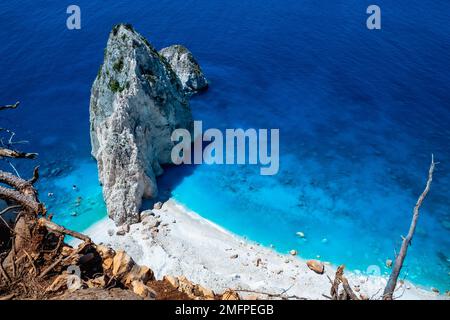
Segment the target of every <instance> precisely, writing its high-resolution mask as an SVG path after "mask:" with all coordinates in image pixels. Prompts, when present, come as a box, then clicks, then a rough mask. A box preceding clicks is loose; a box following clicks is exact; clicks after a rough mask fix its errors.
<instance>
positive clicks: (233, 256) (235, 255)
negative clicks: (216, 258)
mask: <svg viewBox="0 0 450 320" xmlns="http://www.w3.org/2000/svg"><path fill="white" fill-rule="evenodd" d="M237 257H239V255H238V254H233V255H232V256H231V257H230V259H237Z"/></svg>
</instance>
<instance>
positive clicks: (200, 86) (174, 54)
mask: <svg viewBox="0 0 450 320" xmlns="http://www.w3.org/2000/svg"><path fill="white" fill-rule="evenodd" d="M159 54H160V55H162V56H163V57H164V58H166V59H167V61H168V62H169V64H170V65H171V66H172V69H173V71H175V73H176V75H177V76H178V78H180V80H181V84H182V85H183V90H184V91H185V92H186V93H187V94H193V93H196V92H199V91H201V90H204V89H206V88H207V87H208V81H207V80H206V78H205V76H204V75H203V72H202V70H201V68H200V65H199V64H198V63H197V61H196V60H195V58H194V56H193V55H192V53H191V52H190V51H189V50H188V49H186V48H185V47H183V46H182V45H178V44H177V45H173V46H170V47H167V48H164V49H161V50H160V51H159Z"/></svg>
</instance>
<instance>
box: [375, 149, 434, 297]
mask: <svg viewBox="0 0 450 320" xmlns="http://www.w3.org/2000/svg"><path fill="white" fill-rule="evenodd" d="M436 164H437V163H436V162H434V156H433V155H431V165H430V169H429V171H428V180H427V184H426V186H425V190H424V191H423V192H422V194H421V195H420V197H419V199H418V200H417V203H416V205H415V207H414V211H413V217H412V220H411V225H410V227H409V232H408V235H407V236H406V237H405V238H403V242H402V246H401V248H400V252H399V254H398V256H397V257H396V259H395V263H394V267H393V268H392V272H391V275H390V277H389V281H388V283H387V284H386V287H385V289H384V293H383V299H384V300H392V296H393V294H394V290H395V287H396V285H397V280H398V277H399V275H400V271H401V269H402V267H403V261H404V260H405V258H406V253H407V251H408V246H410V245H411V241H412V238H413V236H414V232H415V230H416V225H417V220H418V218H419V209H420V207H421V206H422V203H423V201H424V200H425V197H426V196H427V194H428V192H429V191H430V186H431V182H432V181H433V172H434V169H435V166H436Z"/></svg>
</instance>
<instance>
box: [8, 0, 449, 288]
mask: <svg viewBox="0 0 450 320" xmlns="http://www.w3.org/2000/svg"><path fill="white" fill-rule="evenodd" d="M376 2H377V4H378V5H379V6H380V7H381V9H382V30H380V31H369V30H367V29H366V27H365V21H366V17H367V15H366V14H365V11H366V8H367V6H368V5H369V4H372V3H369V2H367V1H360V0H346V1H313V0H310V1H300V0H284V1H275V0H268V1H260V0H247V1H207V0H203V1H200V0H198V1H194V0H178V1H174V0H172V1H167V0H163V1H143V0H139V1H133V2H130V1H119V0H117V1H109V2H106V1H85V0H77V1H76V4H77V5H79V6H80V7H81V10H82V29H81V30H79V31H69V30H67V29H66V24H65V22H66V17H67V15H66V8H67V6H68V5H70V4H72V2H68V1H31V0H21V1H2V2H1V4H0V71H1V75H2V76H1V77H0V104H2V103H5V104H6V103H13V102H15V101H16V100H20V101H21V102H22V105H21V108H20V109H18V110H16V111H14V112H13V111H4V112H2V113H1V115H0V121H1V124H2V126H6V124H7V126H8V127H9V128H11V129H13V130H15V131H18V132H20V135H19V137H18V139H27V140H29V141H30V143H31V144H30V145H28V146H27V145H24V146H21V148H22V149H27V148H28V149H31V150H32V151H37V152H39V153H40V157H39V160H38V161H36V162H33V163H29V162H26V163H24V162H20V163H19V162H15V164H16V166H17V168H18V170H19V171H20V173H21V174H22V175H27V174H31V166H32V165H35V164H40V165H41V166H42V168H43V178H42V179H41V181H40V185H39V187H40V190H41V199H42V200H43V201H45V202H46V203H47V205H48V206H49V207H50V209H51V210H52V211H54V213H55V219H56V220H58V221H59V222H62V223H64V224H66V225H67V226H68V227H71V228H75V229H79V230H82V229H84V228H86V227H87V226H89V225H90V224H92V223H93V222H95V221H97V220H98V219H100V218H101V217H103V216H105V208H104V204H103V202H102V200H101V199H102V198H101V190H100V187H99V186H98V183H97V177H96V167H95V163H94V162H93V161H92V159H91V158H90V143H89V132H88V126H89V123H88V122H89V119H88V106H89V95H90V87H91V84H92V82H93V80H94V78H95V76H96V74H97V70H98V67H99V65H100V64H101V62H102V59H103V49H104V47H105V44H106V40H107V37H108V33H109V31H110V29H111V27H112V26H113V25H114V24H116V23H118V22H129V23H132V24H133V25H134V26H135V29H136V30H137V31H139V32H140V33H142V34H143V35H145V36H146V37H147V38H148V39H149V41H150V42H151V43H152V44H153V45H154V46H155V47H156V48H162V47H164V46H167V45H170V44H174V43H181V44H184V45H186V46H187V47H188V48H189V49H190V50H191V51H192V52H193V53H194V55H195V56H196V57H197V59H198V60H199V62H200V63H201V65H202V67H203V69H204V71H205V73H206V75H207V77H208V79H209V80H210V82H211V87H210V90H209V91H208V92H207V93H205V94H202V95H200V96H197V97H195V98H194V99H193V101H192V103H191V106H192V108H193V113H194V118H195V119H196V120H203V122H204V127H206V128H207V127H218V128H236V127H242V128H250V127H253V128H280V136H281V137H280V143H281V146H280V148H281V151H280V154H281V162H280V172H279V174H278V175H276V176H272V177H268V176H264V177H263V176H260V175H259V168H258V167H253V166H207V165H201V166H196V167H177V168H170V169H168V170H167V171H166V174H165V175H164V176H163V177H162V178H161V179H160V186H161V191H162V195H169V194H171V195H173V196H174V197H175V198H176V199H178V200H179V201H180V202H182V203H184V204H185V205H187V206H188V207H189V208H191V209H193V210H195V211H197V212H198V213H200V214H201V215H203V216H204V217H206V218H208V219H211V220H212V221H215V222H217V223H219V224H220V225H222V226H224V227H226V228H228V229H229V230H231V231H233V232H235V233H237V234H240V235H243V236H246V237H248V238H250V239H252V240H255V241H258V242H261V243H263V244H266V245H269V244H273V245H274V246H275V247H276V248H277V249H278V250H279V251H281V252H286V251H288V250H290V249H297V250H298V251H299V253H300V255H301V256H302V257H306V258H310V257H316V256H317V255H320V258H321V259H322V260H325V261H331V262H333V263H336V264H340V263H345V264H346V265H347V266H348V267H349V268H351V269H353V270H362V271H365V270H366V269H367V267H368V266H369V265H378V266H379V267H380V268H381V270H382V272H383V273H384V272H388V269H386V268H385V267H384V262H385V260H386V259H387V258H391V259H392V258H393V257H394V250H395V249H396V248H398V247H399V245H400V241H401V238H400V235H402V234H406V233H407V230H408V227H409V223H410V217H411V213H412V208H413V206H414V204H415V201H416V199H417V197H418V195H419V194H420V193H421V192H422V190H423V187H424V185H425V182H426V175H427V171H428V166H429V163H430V157H431V153H434V155H435V157H436V159H437V160H438V161H440V164H439V166H438V168H437V170H436V173H435V179H434V181H433V184H432V189H431V192H430V194H429V196H428V197H427V199H426V201H425V204H424V206H423V208H422V210H421V216H420V220H419V227H418V230H417V233H416V237H415V238H414V241H413V246H412V247H411V249H410V251H409V252H408V257H407V260H406V266H405V270H404V271H405V272H404V276H406V278H407V279H409V280H412V281H414V282H416V283H419V284H422V285H424V286H427V287H429V286H434V287H438V288H440V289H441V290H448V289H450V260H449V259H450V252H449V245H450V237H449V235H450V230H449V225H450V199H449V190H450V188H449V186H450V174H449V170H450V126H449V124H450V54H449V52H450V23H449V21H450V2H448V1H444V0H440V1H439V0H435V1H419V0H409V1H406V0H399V1H395V2H394V1H376ZM2 167H3V168H8V165H7V164H6V163H3V164H2ZM73 184H76V185H77V189H76V190H74V189H73V188H72V185H73ZM44 190H45V192H44ZM50 191H51V192H53V193H54V196H53V197H49V196H48V195H47V192H50ZM78 197H81V198H80V199H79V200H77V198H78ZM75 214H76V216H74V215H75ZM297 231H302V232H304V233H305V235H306V239H299V238H298V237H297V236H296V235H295V233H296V232H297ZM324 239H326V240H324Z"/></svg>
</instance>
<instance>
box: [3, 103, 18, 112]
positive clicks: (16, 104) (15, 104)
mask: <svg viewBox="0 0 450 320" xmlns="http://www.w3.org/2000/svg"><path fill="white" fill-rule="evenodd" d="M19 104H20V101H17V102H16V103H14V104H7V105H5V106H0V111H1V110H5V109H16V108H17V107H18V106H19Z"/></svg>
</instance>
